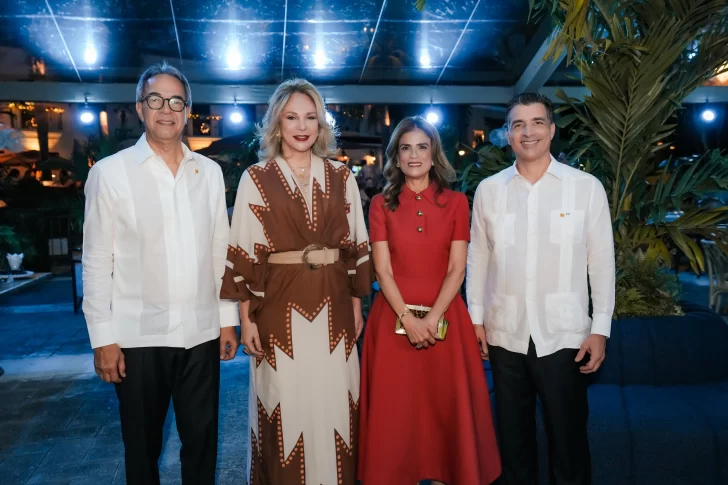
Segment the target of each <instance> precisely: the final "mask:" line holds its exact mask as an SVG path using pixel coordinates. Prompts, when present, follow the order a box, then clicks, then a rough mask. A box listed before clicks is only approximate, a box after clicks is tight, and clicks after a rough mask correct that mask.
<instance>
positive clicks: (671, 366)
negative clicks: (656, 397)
mask: <svg viewBox="0 0 728 485" xmlns="http://www.w3.org/2000/svg"><path fill="white" fill-rule="evenodd" d="M651 330H652V333H653V337H652V338H653V342H654V344H653V348H654V352H655V384H657V385H658V386H661V385H682V384H699V383H705V382H715V381H720V380H724V379H728V352H726V350H728V325H726V323H725V321H724V320H723V319H722V318H721V317H720V316H718V315H716V314H715V313H712V312H693V313H690V314H688V316H686V317H683V318H680V317H673V318H668V319H665V321H664V322H662V323H661V324H660V323H656V324H655V325H653V326H652V328H651Z"/></svg>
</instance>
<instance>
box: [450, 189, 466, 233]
mask: <svg viewBox="0 0 728 485" xmlns="http://www.w3.org/2000/svg"><path fill="white" fill-rule="evenodd" d="M455 203H456V205H455V227H453V230H452V239H451V241H470V208H469V207H468V198H467V196H466V195H465V194H463V193H457V197H456V198H455Z"/></svg>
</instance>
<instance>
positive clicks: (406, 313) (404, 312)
mask: <svg viewBox="0 0 728 485" xmlns="http://www.w3.org/2000/svg"><path fill="white" fill-rule="evenodd" d="M409 312H410V311H409V308H405V309H404V311H403V312H402V313H400V314H399V317H398V318H399V319H400V320H402V319H403V318H404V317H405V316H406V315H409Z"/></svg>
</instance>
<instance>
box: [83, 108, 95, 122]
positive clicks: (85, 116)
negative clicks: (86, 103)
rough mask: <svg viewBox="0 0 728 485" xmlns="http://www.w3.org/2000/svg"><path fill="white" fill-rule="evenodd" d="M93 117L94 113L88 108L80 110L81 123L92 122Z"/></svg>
mask: <svg viewBox="0 0 728 485" xmlns="http://www.w3.org/2000/svg"><path fill="white" fill-rule="evenodd" d="M95 118H96V117H95V116H94V114H93V113H92V112H91V111H90V110H88V109H84V110H83V111H82V112H81V116H80V119H81V123H83V124H84V125H88V124H91V123H93V121H94V119H95Z"/></svg>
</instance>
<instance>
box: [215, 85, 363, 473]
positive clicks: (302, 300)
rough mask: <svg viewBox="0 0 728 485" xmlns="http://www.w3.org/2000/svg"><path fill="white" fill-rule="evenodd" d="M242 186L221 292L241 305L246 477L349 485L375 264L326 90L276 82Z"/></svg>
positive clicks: (241, 182)
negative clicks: (246, 362) (360, 342)
mask: <svg viewBox="0 0 728 485" xmlns="http://www.w3.org/2000/svg"><path fill="white" fill-rule="evenodd" d="M268 106H269V107H268V111H267V113H266V114H265V117H264V119H263V122H262V124H261V125H260V126H259V127H258V135H259V137H260V152H259V158H260V160H261V162H260V163H257V164H256V165H254V166H252V167H250V168H248V170H247V171H246V172H245V173H244V174H243V176H242V178H241V180H240V185H239V187H238V193H237V199H236V201H235V209H234V212H233V218H232V230H231V240H230V246H229V248H228V263H227V269H226V272H225V276H224V278H223V287H222V298H231V299H236V298H237V299H239V300H240V301H241V305H240V307H241V311H240V313H241V319H242V343H243V345H244V351H245V352H246V353H247V354H249V355H250V356H251V373H250V429H249V433H250V448H249V449H250V453H249V457H248V478H249V481H250V483H251V485H258V484H264V485H291V484H296V483H300V484H303V485H335V484H343V485H353V484H354V483H355V464H356V449H355V444H356V443H357V423H358V409H359V360H358V356H357V349H356V345H355V343H356V339H357V337H358V336H359V333H360V332H361V330H362V326H363V319H362V314H361V300H360V298H361V297H362V296H364V295H367V294H368V293H369V291H370V286H371V282H372V270H371V263H370V258H369V243H368V238H367V231H366V227H365V225H364V216H363V211H362V207H361V200H360V196H359V189H358V188H357V184H356V181H355V180H354V175H353V174H352V173H351V171H350V170H349V169H348V167H346V166H345V165H343V164H341V163H339V162H335V161H330V160H327V159H326V157H328V156H331V155H333V154H334V153H335V150H336V147H335V143H336V140H335V131H334V128H333V127H332V126H330V125H329V124H328V122H327V120H326V112H325V108H324V104H323V100H322V98H321V95H320V94H319V93H318V91H317V90H316V88H315V87H314V86H313V85H312V84H310V83H309V82H308V81H305V80H300V79H296V80H291V81H286V82H284V83H283V84H281V85H280V86H279V87H278V89H277V90H276V92H275V93H274V94H273V96H272V97H271V99H270V101H269V105H268Z"/></svg>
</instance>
